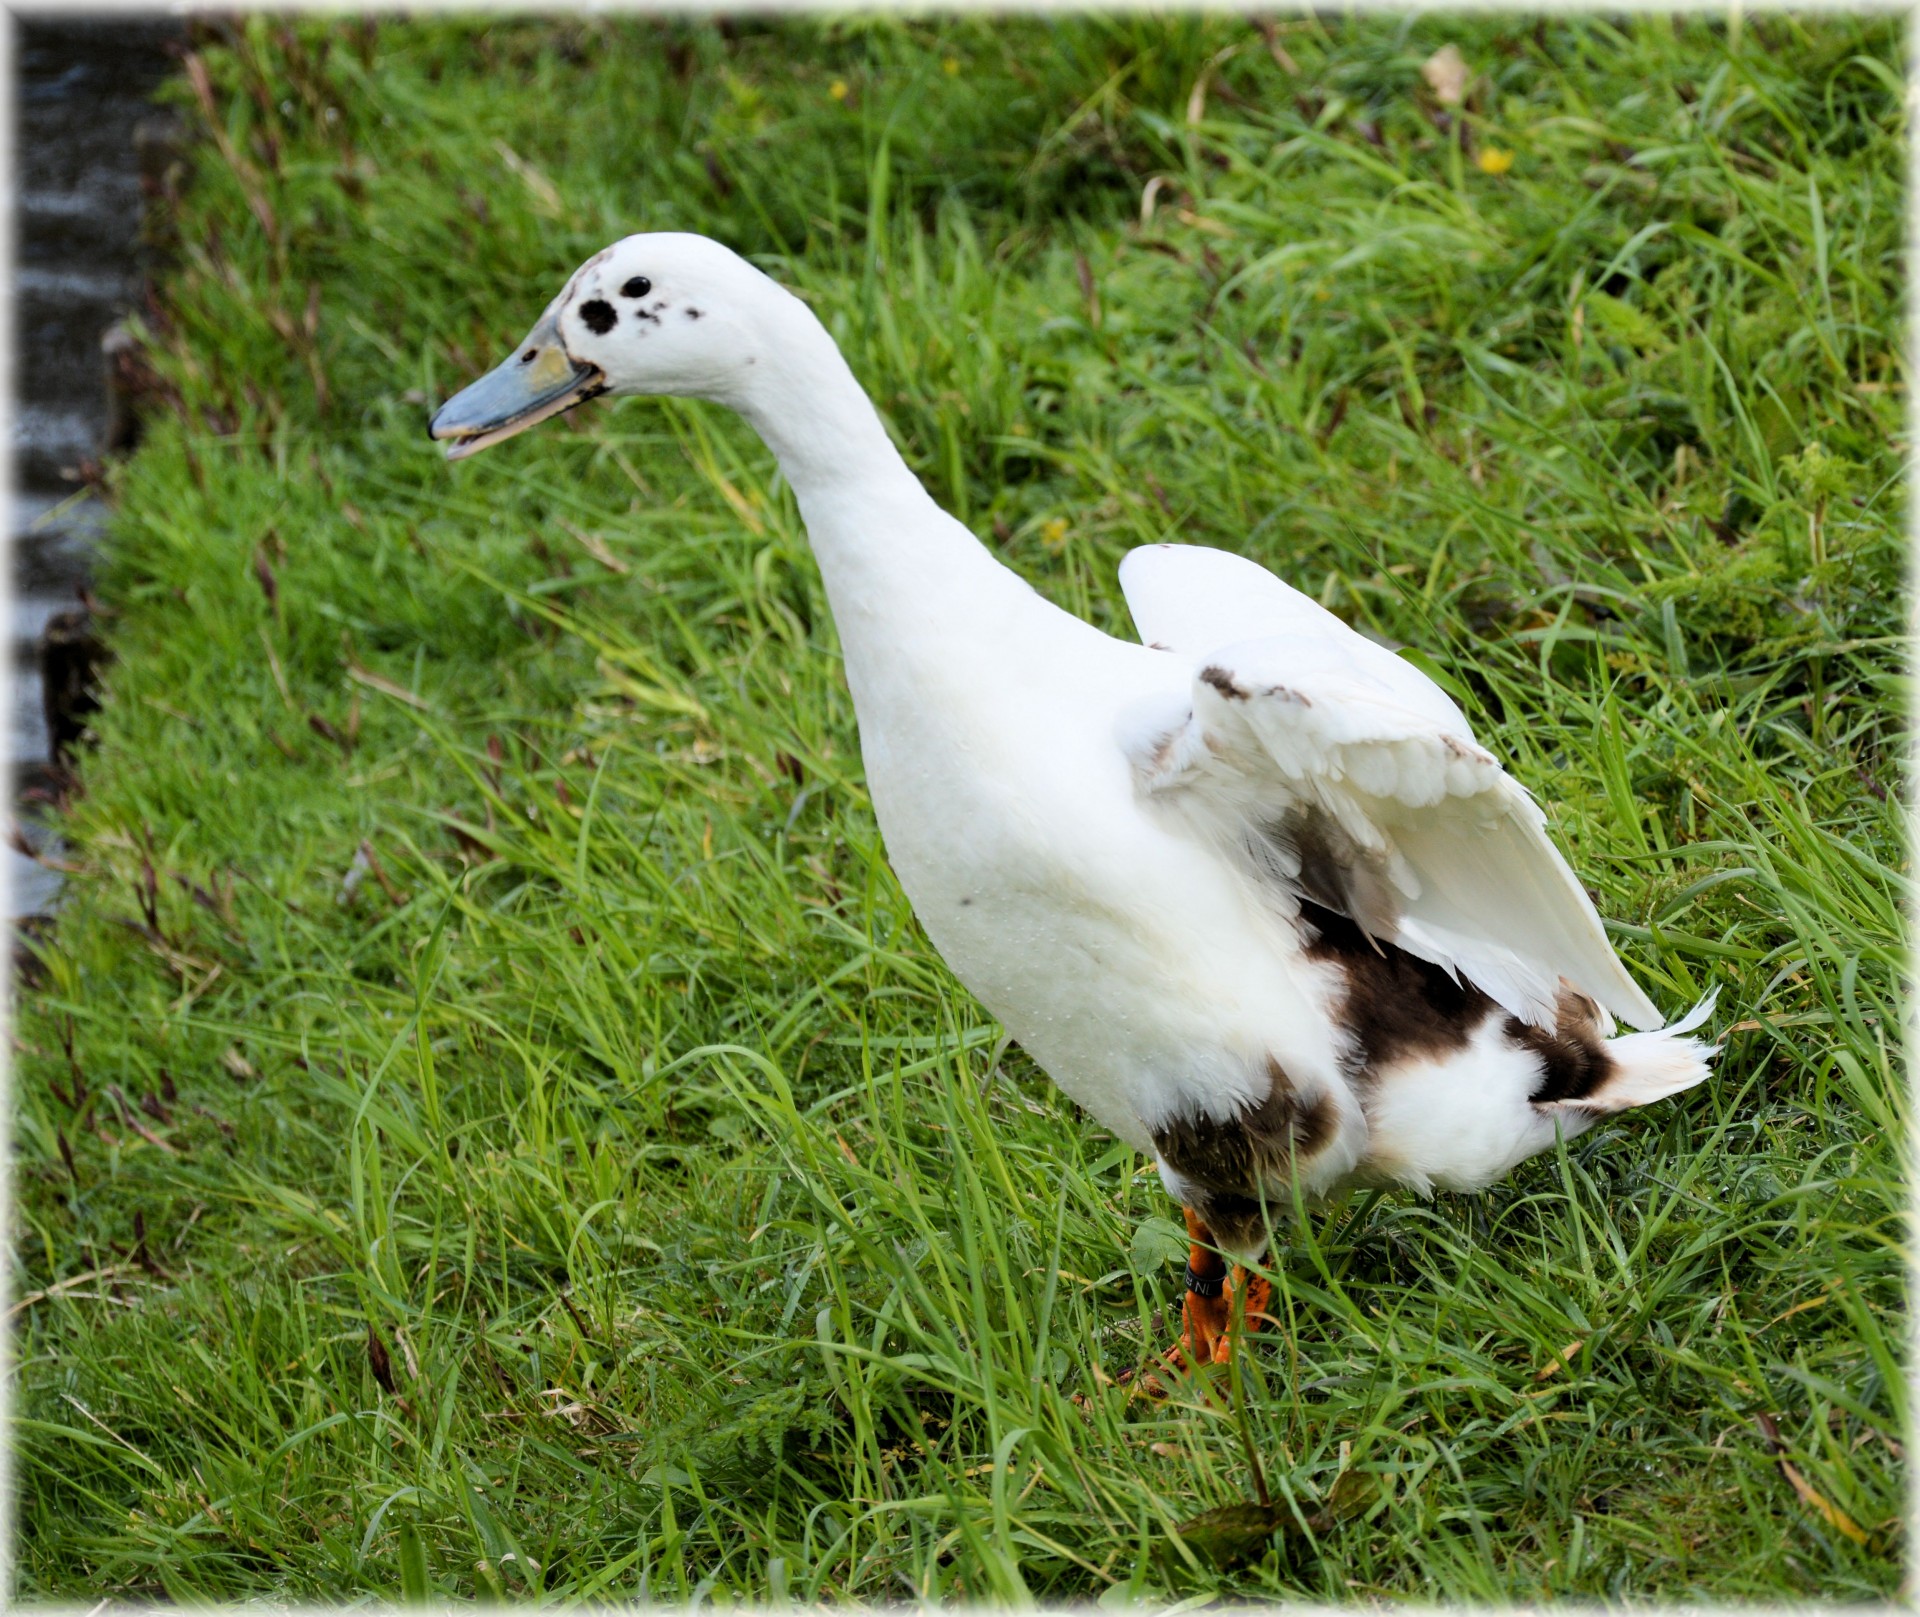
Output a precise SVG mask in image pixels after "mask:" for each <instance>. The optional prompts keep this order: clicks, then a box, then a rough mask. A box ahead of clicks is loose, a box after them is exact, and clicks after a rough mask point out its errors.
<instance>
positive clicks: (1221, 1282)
mask: <svg viewBox="0 0 1920 1617" xmlns="http://www.w3.org/2000/svg"><path fill="white" fill-rule="evenodd" d="M1226 1284H1227V1271H1226V1270H1225V1269H1224V1268H1223V1269H1221V1271H1220V1272H1219V1273H1218V1274H1217V1275H1203V1274H1196V1273H1194V1268H1193V1265H1192V1264H1188V1265H1187V1290H1188V1291H1190V1292H1192V1293H1193V1294H1194V1296H1196V1297H1218V1296H1219V1295H1220V1293H1221V1291H1222V1290H1224V1289H1225V1287H1226Z"/></svg>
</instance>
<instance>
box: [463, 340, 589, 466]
mask: <svg viewBox="0 0 1920 1617" xmlns="http://www.w3.org/2000/svg"><path fill="white" fill-rule="evenodd" d="M606 391H607V379H606V375H605V373H604V372H603V371H601V369H600V367H599V366H598V365H589V364H587V363H586V362H585V361H584V360H578V359H575V358H574V357H573V355H571V354H569V353H568V352H567V345H566V344H565V343H564V342H562V341H561V340H560V323H559V319H558V316H557V315H556V314H555V312H554V311H553V310H551V309H549V310H548V311H547V313H546V314H544V315H542V316H541V318H540V323H539V325H537V326H535V327H534V328H533V330H532V331H530V332H528V333H527V338H526V341H525V342H523V343H521V344H520V346H519V348H517V349H516V350H515V351H514V355H513V358H511V359H510V360H508V361H507V362H506V363H505V364H504V365H502V366H500V367H499V368H498V369H497V370H492V371H489V372H488V373H487V374H486V375H485V376H483V377H481V378H480V380H479V381H477V382H475V383H474V384H473V386H471V387H469V388H464V389H462V390H461V391H460V392H458V393H456V394H454V396H453V397H452V398H450V399H448V400H447V402H446V403H445V404H443V405H441V406H440V408H439V410H438V412H436V413H435V415H434V418H433V420H432V421H430V422H428V423H427V435H428V436H429V437H431V438H442V439H446V440H448V442H447V459H448V460H462V459H464V458H465V457H466V456H468V455H476V454H478V453H479V452H480V451H481V450H483V449H485V448H486V447H487V445H489V444H497V443H498V442H500V440H501V439H502V438H511V437H512V436H513V435H514V434H515V433H516V432H524V431H525V430H526V429H527V428H528V427H531V426H532V425H533V424H534V423H535V422H536V421H545V420H546V419H547V417H548V416H551V415H558V414H559V413H560V412H561V411H562V410H571V409H572V408H573V407H574V406H575V405H576V404H584V403H586V401H587V400H588V399H596V398H598V397H599V396H600V395H601V394H602V393H604V392H606Z"/></svg>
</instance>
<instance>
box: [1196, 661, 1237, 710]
mask: <svg viewBox="0 0 1920 1617" xmlns="http://www.w3.org/2000/svg"><path fill="white" fill-rule="evenodd" d="M1200 678H1201V679H1202V680H1203V681H1204V682H1205V683H1207V684H1209V685H1211V686H1212V687H1213V688H1214V689H1215V690H1216V691H1218V692H1219V693H1220V694H1221V695H1222V696H1224V697H1225V698H1226V699H1227V700H1228V701H1229V702H1244V701H1245V700H1246V699H1247V693H1246V692H1245V691H1243V690H1241V689H1240V687H1239V686H1238V685H1236V684H1234V682H1233V675H1231V674H1229V673H1228V672H1227V671H1226V669H1224V668H1217V667H1215V666H1214V665H1213V664H1211V663H1209V664H1208V665H1207V666H1206V667H1205V668H1203V669H1201V670H1200Z"/></svg>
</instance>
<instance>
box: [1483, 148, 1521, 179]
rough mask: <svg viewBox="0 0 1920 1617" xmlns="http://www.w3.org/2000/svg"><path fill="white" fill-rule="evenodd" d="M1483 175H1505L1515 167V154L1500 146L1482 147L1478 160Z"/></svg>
mask: <svg viewBox="0 0 1920 1617" xmlns="http://www.w3.org/2000/svg"><path fill="white" fill-rule="evenodd" d="M1478 162H1479V164H1480V172H1481V173H1482V174H1504V173H1506V172H1507V170H1508V169H1510V168H1512V167H1513V153H1512V152H1503V151H1502V150H1501V149H1500V148H1499V147H1498V146H1482V147H1481V148H1480V156H1479V158H1478Z"/></svg>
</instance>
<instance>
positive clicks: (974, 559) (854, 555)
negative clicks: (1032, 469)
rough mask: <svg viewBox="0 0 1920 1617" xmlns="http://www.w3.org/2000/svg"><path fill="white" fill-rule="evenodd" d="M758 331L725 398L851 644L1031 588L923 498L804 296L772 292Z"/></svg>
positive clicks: (925, 495) (898, 633)
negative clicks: (769, 462) (784, 493)
mask: <svg viewBox="0 0 1920 1617" xmlns="http://www.w3.org/2000/svg"><path fill="white" fill-rule="evenodd" d="M763 335H764V341H762V342H760V343H758V344H756V346H755V354H754V364H753V365H752V366H751V367H750V368H749V369H748V370H747V372H746V373H745V375H744V376H743V377H741V378H740V380H739V383H738V385H737V388H736V390H735V392H734V396H733V397H732V398H730V399H729V400H728V401H727V402H728V403H730V404H732V405H733V407H734V408H735V409H737V410H738V411H739V412H740V414H741V415H743V416H745V417H746V419H747V420H748V421H749V422H750V423H751V424H752V426H753V427H754V429H755V430H756V431H757V432H758V433H759V434H760V436H761V437H762V438H763V439H765V440H766V443H767V446H768V447H769V448H770V449H772V451H773V452H774V455H775V456H776V457H777V458H778V460H779V462H780V470H781V471H782V473H784V474H785V476H786V479H787V482H788V483H789V484H790V485H791V486H792V488H793V492H794V495H795V497H796V498H797V499H798V500H799V502H800V514H801V516H802V517H803V518H804V519H805V520H806V524H807V537H808V538H809V540H810V541H811V542H812V545H813V551H814V554H815V556H816V557H817V558H818V559H819V562H820V571H821V575H822V576H823V577H824V579H825V580H826V585H827V596H828V599H829V601H830V602H831V604H832V606H833V614H834V619H835V621H836V622H837V623H838V625H839V627H840V637H841V641H842V643H843V644H844V645H846V647H847V649H848V652H849V655H850V656H851V655H852V654H853V652H854V650H855V645H856V642H860V641H862V640H864V639H866V638H867V637H868V636H869V635H870V634H873V635H879V636H882V637H888V636H891V637H893V638H896V639H897V638H898V637H900V636H901V635H902V634H904V633H911V632H912V631H913V629H914V627H915V624H916V622H917V621H924V620H925V619H926V618H927V617H928V615H929V614H935V615H940V616H946V617H948V618H949V620H950V621H951V620H952V618H953V616H954V615H960V616H962V617H964V615H965V614H967V613H970V612H974V611H979V610H991V608H992V603H994V602H995V601H996V600H999V599H1003V598H1015V597H1026V598H1027V599H1029V600H1031V599H1032V598H1033V597H1032V591H1031V590H1030V588H1029V587H1028V586H1027V584H1026V583H1025V582H1024V581H1023V580H1021V579H1020V578H1019V577H1018V576H1017V575H1016V574H1014V573H1012V572H1009V571H1008V570H1007V568H1005V567H1004V566H1002V565H1001V564H1000V563H999V562H998V561H997V560H995V559H994V557H993V556H992V555H990V554H989V553H988V551H987V549H986V547H985V546H983V545H982V544H981V543H980V541H979V540H978V539H976V538H975V537H974V536H973V534H971V533H970V532H968V531H967V529H966V528H965V527H963V526H962V525H961V524H960V523H958V522H956V521H954V520H953V519H952V518H951V517H949V516H948V515H947V514H946V513H945V512H944V511H942V510H941V509H940V507H939V506H938V505H936V504H935V503H934V501H933V498H932V496H931V495H929V494H928V493H927V491H926V490H925V489H924V488H923V487H922V486H921V484H920V480H919V479H918V478H917V477H915V476H914V475H913V473H912V471H911V470H910V469H909V468H908V466H907V463H906V462H905V461H904V460H902V459H901V458H900V452H899V451H898V450H897V449H895V448H894V446H893V440H892V439H891V438H889V437H888V436H887V429H886V428H885V427H884V426H883V425H882V424H881V421H880V417H879V415H878V413H877V412H876V411H875V410H874V408H873V403H872V401H871V400H870V399H869V398H868V397H867V395H866V392H865V390H864V389H863V388H862V387H861V386H860V384H859V382H858V381H856V380H855V379H854V375H853V372H852V370H851V369H850V368H849V367H848V365H847V362H846V360H845V359H844V358H843V357H842V356H841V353H840V349H839V347H838V346H837V345H836V344H835V342H834V340H833V338H832V337H831V336H829V335H828V334H827V330H826V328H825V327H824V326H822V325H821V324H820V322H819V321H818V320H817V319H815V318H814V316H813V313H812V311H810V310H809V309H808V308H807V307H806V305H805V304H803V303H801V302H800V301H799V299H797V298H792V297H789V296H786V295H784V294H783V296H782V299H781V302H780V303H779V304H777V305H775V306H773V307H772V308H770V309H769V310H767V312H766V318H765V320H764V322H763Z"/></svg>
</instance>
